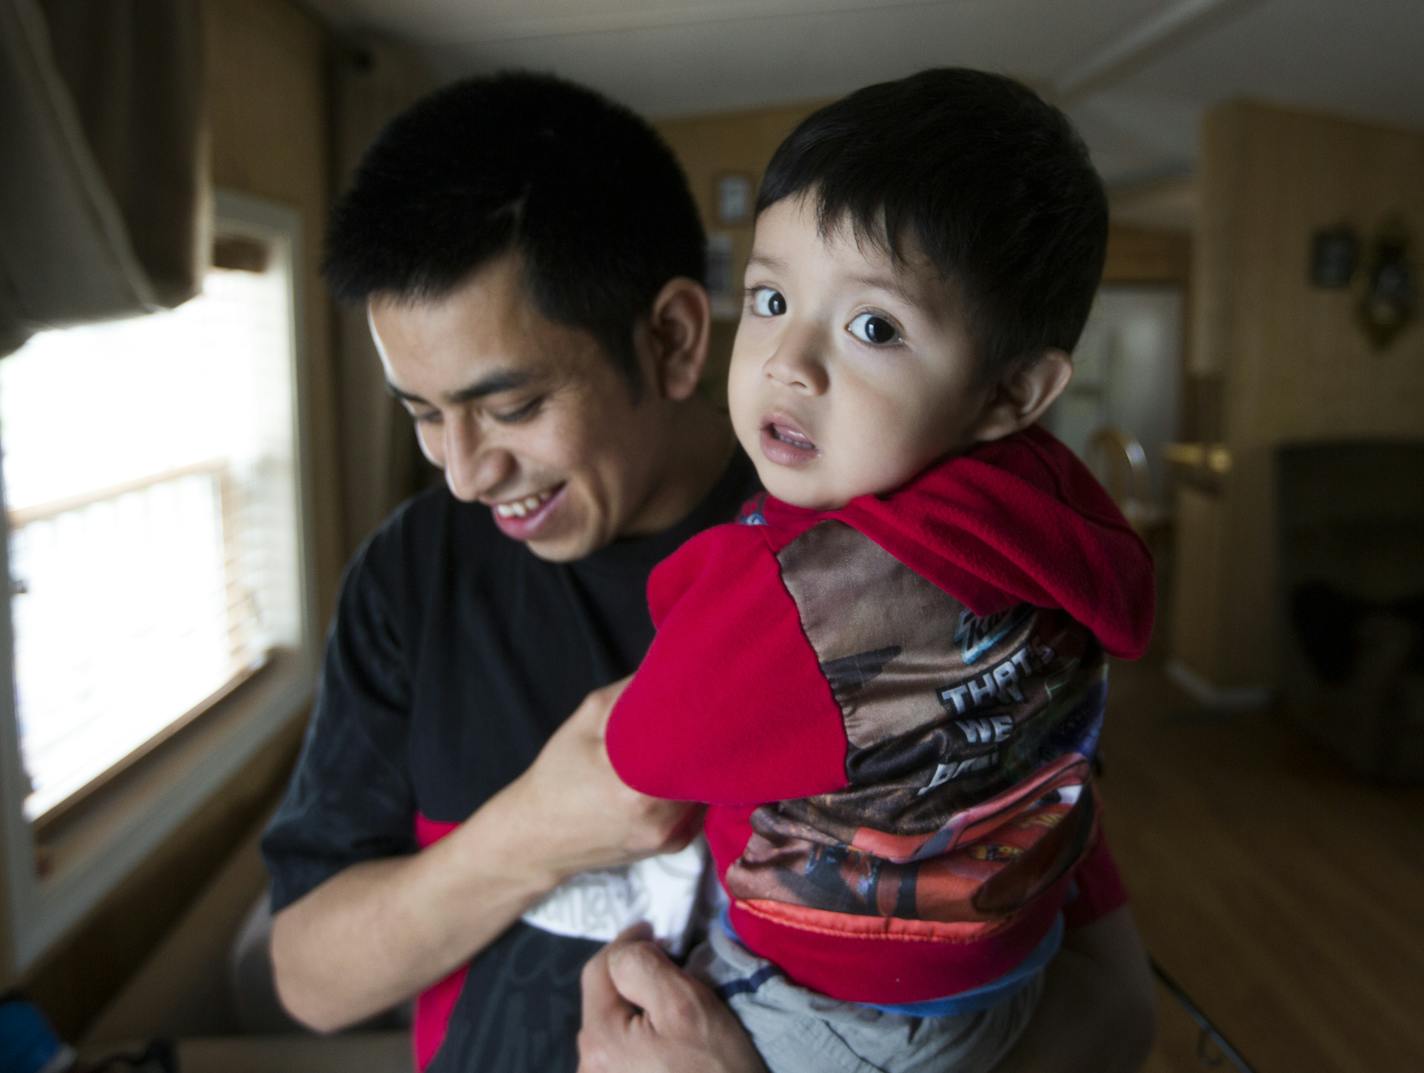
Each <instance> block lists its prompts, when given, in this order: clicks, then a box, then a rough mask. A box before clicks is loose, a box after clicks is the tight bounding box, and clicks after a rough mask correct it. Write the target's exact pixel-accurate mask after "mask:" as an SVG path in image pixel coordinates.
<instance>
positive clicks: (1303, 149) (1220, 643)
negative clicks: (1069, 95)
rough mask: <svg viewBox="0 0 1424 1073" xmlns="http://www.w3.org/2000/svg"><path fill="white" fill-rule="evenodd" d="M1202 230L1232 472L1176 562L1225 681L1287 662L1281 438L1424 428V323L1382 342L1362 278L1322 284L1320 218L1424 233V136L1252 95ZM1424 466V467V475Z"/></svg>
mask: <svg viewBox="0 0 1424 1073" xmlns="http://www.w3.org/2000/svg"><path fill="white" fill-rule="evenodd" d="M1199 195H1200V225H1199V231H1198V234H1197V237H1196V243H1195V257H1194V273H1193V274H1194V287H1195V290H1196V295H1197V301H1196V303H1195V306H1196V308H1195V322H1194V326H1193V336H1194V339H1193V345H1192V356H1191V359H1190V365H1191V369H1192V371H1193V374H1194V375H1195V376H1196V377H1198V379H1199V383H1200V384H1204V385H1207V387H1208V388H1209V390H1208V392H1207V393H1208V394H1211V393H1218V394H1219V396H1220V416H1219V418H1218V422H1219V425H1220V428H1219V434H1220V439H1221V441H1222V442H1223V443H1224V444H1225V445H1226V446H1227V447H1228V448H1229V450H1230V452H1231V455H1232V470H1231V472H1230V473H1229V474H1228V475H1227V477H1226V478H1225V480H1224V482H1223V483H1222V486H1221V489H1220V491H1219V492H1217V493H1203V492H1201V491H1199V490H1194V491H1193V492H1192V493H1191V501H1190V503H1188V504H1187V507H1188V510H1187V512H1186V514H1185V515H1184V516H1183V518H1182V524H1181V527H1180V528H1179V532H1178V544H1179V546H1180V547H1182V548H1183V549H1184V550H1185V549H1187V548H1188V547H1195V548H1197V549H1198V550H1199V551H1200V554H1196V555H1189V554H1183V555H1182V556H1181V557H1180V560H1179V566H1180V569H1179V570H1178V572H1177V575H1176V577H1175V578H1174V583H1173V591H1174V593H1175V594H1176V596H1175V598H1174V601H1173V603H1174V607H1175V610H1176V614H1175V615H1174V620H1173V624H1172V630H1173V633H1172V638H1171V641H1170V644H1171V648H1172V652H1173V655H1174V657H1175V658H1176V659H1177V660H1178V661H1179V662H1180V663H1181V664H1182V665H1184V666H1185V667H1186V668H1187V669H1188V670H1190V671H1191V672H1193V673H1194V674H1195V675H1197V676H1199V677H1200V678H1201V679H1203V680H1205V682H1206V683H1208V684H1209V685H1211V686H1212V687H1215V688H1219V689H1240V688H1252V687H1259V686H1269V685H1270V684H1272V682H1273V681H1274V677H1275V645H1274V642H1275V632H1276V626H1275V622H1276V619H1275V615H1276V592H1275V563H1274V548H1273V540H1274V530H1273V524H1274V517H1273V484H1272V463H1271V459H1272V450H1273V448H1274V447H1275V446H1276V445H1277V444H1280V443H1283V442H1286V441H1290V440H1307V439H1315V440H1318V439H1328V438H1337V437H1389V436H1420V435H1424V328H1421V326H1420V325H1419V324H1418V323H1415V324H1413V325H1411V326H1410V327H1409V328H1407V329H1406V330H1405V331H1404V332H1403V334H1401V335H1400V336H1399V337H1397V338H1396V339H1395V340H1394V342H1393V344H1392V345H1391V346H1390V347H1389V348H1388V349H1387V350H1385V351H1383V352H1376V351H1374V350H1373V349H1372V348H1371V347H1370V345H1369V343H1368V342H1367V340H1366V338H1365V336H1364V334H1363V333H1362V332H1361V331H1360V329H1359V328H1358V327H1357V325H1356V323H1355V305H1356V303H1357V301H1358V299H1359V294H1358V291H1357V290H1354V289H1352V290H1349V291H1344V290H1341V291H1331V290H1321V289H1317V288H1314V287H1312V286H1311V285H1310V284H1309V282H1308V278H1307V258H1308V252H1309V247H1310V240H1311V235H1312V233H1313V232H1315V231H1317V230H1319V229H1322V228H1326V227H1331V226H1334V225H1338V224H1340V223H1348V224H1350V225H1352V226H1353V227H1355V228H1356V229H1357V230H1358V231H1359V232H1360V233H1361V234H1363V235H1365V236H1373V235H1374V234H1375V233H1376V232H1377V230H1378V228H1379V226H1380V224H1381V223H1382V221H1383V220H1384V219H1385V218H1386V217H1387V216H1389V215H1391V214H1397V215H1399V216H1400V217H1402V219H1403V220H1404V221H1405V224H1406V226H1407V228H1408V230H1409V232H1410V234H1411V235H1412V237H1413V247H1412V252H1413V257H1414V258H1415V265H1416V270H1417V268H1418V264H1419V255H1420V249H1421V246H1424V134H1421V133H1417V132H1409V131H1402V130H1395V129H1389V128H1383V127H1377V126H1371V125H1367V124H1362V123H1356V122H1351V121H1347V120H1344V119H1339V118H1334V117H1330V116H1324V115H1317V114H1308V113H1302V112H1295V111H1287V110H1285V109H1281V108H1276V107H1271V106H1266V105H1261V104H1254V103H1246V102H1233V103H1228V104H1225V105H1222V106H1219V107H1218V108H1216V109H1214V110H1213V111H1211V112H1210V113H1208V115H1207V117H1206V119H1205V121H1204V125H1203V130H1202V146H1201V157H1200V185H1199ZM1416 476H1417V475H1416Z"/></svg>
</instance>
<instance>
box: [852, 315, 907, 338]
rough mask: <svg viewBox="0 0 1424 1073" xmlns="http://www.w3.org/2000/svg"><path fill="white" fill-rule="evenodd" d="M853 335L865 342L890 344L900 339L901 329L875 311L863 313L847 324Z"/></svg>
mask: <svg viewBox="0 0 1424 1073" xmlns="http://www.w3.org/2000/svg"><path fill="white" fill-rule="evenodd" d="M846 330H847V331H848V332H850V334H851V335H853V336H855V337H856V338H857V339H859V340H861V341H862V342H865V343H873V344H874V345H876V346H888V345H889V344H891V343H898V342H899V341H900V330H899V329H898V328H896V327H895V325H894V324H893V323H891V322H890V321H889V320H887V319H886V318H885V317H882V316H878V315H877V314H875V313H862V314H860V316H858V317H856V318H855V320H853V321H851V322H850V323H849V324H848V325H846Z"/></svg>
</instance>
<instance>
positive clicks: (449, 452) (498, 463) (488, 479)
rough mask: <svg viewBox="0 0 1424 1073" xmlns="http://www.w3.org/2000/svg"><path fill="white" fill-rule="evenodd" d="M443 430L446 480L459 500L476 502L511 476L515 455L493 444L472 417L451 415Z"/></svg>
mask: <svg viewBox="0 0 1424 1073" xmlns="http://www.w3.org/2000/svg"><path fill="white" fill-rule="evenodd" d="M444 432H445V443H444V448H445V483H446V484H447V485H448V486H449V488H450V494H451V495H453V496H454V497H455V498H456V499H459V500H462V501H464V502H466V503H470V502H474V501H475V500H477V499H479V498H480V497H481V496H483V495H487V494H488V493H490V492H491V491H493V490H494V489H496V488H498V487H499V485H500V484H501V483H502V482H503V481H505V480H506V479H507V478H508V477H509V475H510V472H511V471H512V469H513V457H512V456H511V455H510V453H509V451H508V450H506V449H505V448H503V447H501V446H499V445H498V444H495V443H491V442H490V441H489V438H488V437H487V436H485V435H483V434H482V433H481V432H480V429H479V428H478V426H477V425H476V422H475V421H474V420H473V419H472V418H468V417H465V416H463V415H462V416H460V417H456V418H452V419H451V420H449V421H447V422H446V423H445V429H444Z"/></svg>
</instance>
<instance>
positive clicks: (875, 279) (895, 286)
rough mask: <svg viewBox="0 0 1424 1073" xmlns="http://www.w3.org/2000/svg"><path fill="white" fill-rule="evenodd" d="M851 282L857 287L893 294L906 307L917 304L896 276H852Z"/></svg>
mask: <svg viewBox="0 0 1424 1073" xmlns="http://www.w3.org/2000/svg"><path fill="white" fill-rule="evenodd" d="M850 282H852V283H854V284H856V285H857V286H861V287H868V288H871V289H872V290H879V291H885V292H887V293H889V294H893V295H894V296H895V297H896V298H898V299H900V301H902V302H904V303H905V304H906V305H915V304H916V300H915V297H914V295H912V294H911V293H910V292H909V291H907V290H906V289H905V285H904V284H903V283H901V282H900V281H899V279H897V278H896V277H894V276H887V275H878V276H874V275H872V276H852V277H851V280H850Z"/></svg>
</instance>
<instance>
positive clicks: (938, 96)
mask: <svg viewBox="0 0 1424 1073" xmlns="http://www.w3.org/2000/svg"><path fill="white" fill-rule="evenodd" d="M798 195H807V196H809V197H810V198H811V199H812V202H811V203H812V204H813V205H814V206H815V208H816V213H817V220H818V223H819V226H820V229H821V232H822V234H823V235H827V234H830V233H831V232H832V231H834V230H835V229H836V228H837V227H840V226H842V225H844V224H846V223H849V224H850V226H851V228H852V230H853V233H854V235H855V237H856V239H857V240H858V241H870V242H872V243H875V244H877V245H879V246H880V247H881V248H883V249H885V250H887V251H888V252H889V253H890V254H891V256H893V257H895V258H896V259H897V260H901V261H903V260H904V259H905V257H906V256H907V254H908V252H909V251H908V250H907V248H906V246H907V241H908V242H909V243H912V244H913V246H914V247H915V248H917V250H918V251H919V252H920V253H922V254H924V255H925V256H927V257H928V258H929V260H930V262H931V264H932V265H933V266H934V268H935V270H936V271H938V272H939V273H940V274H941V275H942V276H944V278H945V280H946V281H947V283H948V284H949V285H950V286H951V287H952V288H953V293H955V294H956V295H957V296H958V300H959V302H960V303H961V306H960V308H961V309H962V311H963V313H964V315H965V317H966V321H967V325H968V328H969V330H970V333H971V336H972V338H973V340H974V342H975V344H976V346H977V348H978V350H979V360H980V363H981V370H982V373H983V375H984V377H985V378H986V379H993V378H996V377H998V376H1002V375H1004V374H1005V373H1006V372H1008V371H1010V370H1012V369H1013V368H1014V367H1015V366H1016V365H1017V364H1019V363H1020V362H1023V361H1025V360H1028V359H1030V358H1032V357H1036V356H1037V355H1038V354H1040V353H1042V351H1043V350H1044V349H1046V348H1050V347H1056V348H1060V349H1062V350H1065V351H1070V352H1071V351H1072V349H1073V347H1074V346H1076V345H1077V342H1078V337H1079V335H1081V334H1082V331H1083V323H1084V321H1086V320H1087V317H1088V311H1089V309H1090V308H1091V306H1092V303H1093V294H1094V292H1095V291H1096V290H1097V286H1098V281H1099V280H1100V279H1101V277H1102V272H1103V260H1104V257H1105V254H1106V248H1107V227H1108V212H1107V197H1106V195H1105V193H1104V192H1103V184H1102V180H1101V179H1100V178H1099V177H1098V174H1097V172H1096V171H1095V170H1094V169H1093V165H1092V161H1091V160H1090V159H1089V157H1088V149H1087V146H1086V145H1084V144H1083V140H1082V139H1081V138H1080V137H1079V136H1078V134H1077V132H1076V131H1075V130H1074V129H1073V127H1072V125H1071V124H1070V123H1069V121H1068V118H1067V117H1066V116H1065V115H1063V113H1062V112H1060V111H1059V110H1058V109H1057V108H1054V107H1053V106H1052V105H1050V104H1048V103H1047V102H1045V101H1044V100H1042V99H1041V98H1040V97H1038V96H1037V95H1036V94H1035V93H1034V92H1033V91H1032V90H1030V89H1028V88H1027V87H1026V86H1023V85H1021V84H1019V83H1018V82H1015V81H1014V80H1012V79H1010V78H1005V77H1003V76H1001V75H996V74H989V73H987V72H983V71H972V70H966V69H963V68H941V69H935V70H929V71H921V72H920V73H919V74H915V75H911V76H910V77H908V78H903V79H900V80H899V81H897V82H883V83H880V84H878V85H873V86H867V87H866V88H864V89H862V90H858V91H857V92H855V93H852V94H851V95H850V96H848V97H845V98H842V99H841V100H839V101H836V102H835V103H833V104H830V105H827V106H826V107H824V108H822V109H820V110H819V111H817V112H815V113H813V114H812V115H810V116H808V117H807V118H806V119H805V120H803V121H802V123H801V124H800V125H799V126H798V127H797V128H796V129H795V130H794V131H792V133H791V134H790V136H789V137H787V139H786V140H785V141H784V142H782V143H781V146H780V147H779V148H778V149H777V150H776V153H775V155H774V156H773V157H772V159H771V163H770V164H769V165H768V166H767V171H766V175H765V177H764V178H763V180H762V184H761V189H760V191H759V192H758V195H757V212H758V213H760V212H762V211H763V210H765V209H767V208H769V207H770V206H772V205H774V204H776V203H777V202H779V201H782V200H784V199H785V198H789V197H796V196H798Z"/></svg>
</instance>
